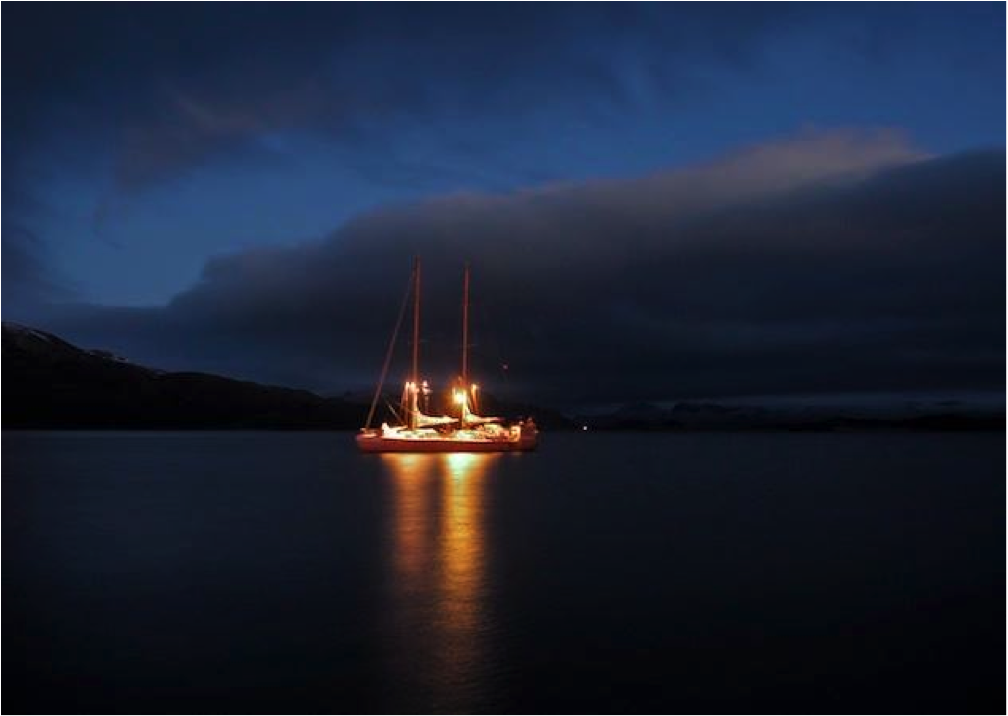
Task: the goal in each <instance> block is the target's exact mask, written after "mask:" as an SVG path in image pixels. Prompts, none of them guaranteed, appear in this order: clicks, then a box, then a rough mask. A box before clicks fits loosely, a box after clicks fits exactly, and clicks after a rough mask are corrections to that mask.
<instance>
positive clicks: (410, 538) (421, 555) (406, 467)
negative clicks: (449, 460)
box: [381, 453, 436, 592]
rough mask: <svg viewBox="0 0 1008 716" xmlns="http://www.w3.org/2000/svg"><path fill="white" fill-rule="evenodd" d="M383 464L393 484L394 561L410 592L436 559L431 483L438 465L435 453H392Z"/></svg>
mask: <svg viewBox="0 0 1008 716" xmlns="http://www.w3.org/2000/svg"><path fill="white" fill-rule="evenodd" d="M381 459H382V467H384V468H385V469H386V470H387V471H388V472H389V474H390V475H391V476H392V484H393V492H394V498H393V504H394V507H393V520H392V524H393V535H392V536H393V561H394V562H395V565H394V569H395V573H396V577H397V579H398V580H400V582H401V584H402V585H403V586H404V587H405V590H406V591H407V592H412V591H415V590H416V589H418V588H419V587H420V581H421V580H422V577H423V576H424V574H425V572H426V571H427V569H428V567H429V566H430V562H431V560H432V558H433V550H432V549H431V544H430V539H431V534H430V524H431V522H430V504H429V502H430V490H429V483H430V481H431V478H432V477H433V475H434V469H435V467H436V462H435V456H434V455H415V454H408V453H404V454H389V453H385V454H383V455H382V456H381Z"/></svg>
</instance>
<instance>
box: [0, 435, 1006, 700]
mask: <svg viewBox="0 0 1008 716" xmlns="http://www.w3.org/2000/svg"><path fill="white" fill-rule="evenodd" d="M1004 455H1005V440H1004V436H1003V435H996V434H994V435H900V434H893V435H854V434H848V435H799V434H747V435H721V434H706V435H636V434H607V435H603V434H592V433H588V434H547V435H546V436H545V440H544V443H543V446H542V448H541V450H540V451H539V452H538V453H535V454H530V455H499V456H477V455H453V456H433V455H432V456H384V457H381V456H362V455H358V454H356V453H355V452H354V451H353V450H352V449H351V444H350V435H347V434H331V433H330V434H325V433H11V432H5V433H4V434H3V468H4V469H3V494H4V497H5V499H4V500H3V624H4V631H3V654H4V657H5V658H4V659H3V677H4V686H5V687H6V689H5V695H6V698H5V699H4V702H3V704H4V709H5V711H8V712H9V711H26V710H28V711H50V710H61V709H63V710H66V709H70V710H73V711H89V710H98V711H116V710H122V711H159V712H163V711H187V710H188V711H193V710H195V711H199V712H214V711H220V710H235V709H237V710H241V711H269V712H273V713H283V712H304V711H324V712H332V711H407V712H408V711H436V712H458V711H561V710H568V711H569V710H577V711H581V712H583V711H589V712H595V711H628V710H629V711H641V710H644V711H647V710H662V711H684V710H685V711H753V710H764V709H772V710H775V711H808V710H812V711H831V710H844V711H856V710H871V711H902V712H907V711H911V712H933V711H936V710H937V711H948V712H967V711H971V710H978V709H982V710H987V711H1003V709H1004V705H1005V700H1004V694H1005V692H1004V673H1005V640H1004V635H1005V611H1004V596H1005V551H1004V547H1005V507H1004V506H1005V478H1004V468H1005V462H1004Z"/></svg>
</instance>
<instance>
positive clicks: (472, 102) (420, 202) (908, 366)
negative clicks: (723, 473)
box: [2, 3, 1006, 407]
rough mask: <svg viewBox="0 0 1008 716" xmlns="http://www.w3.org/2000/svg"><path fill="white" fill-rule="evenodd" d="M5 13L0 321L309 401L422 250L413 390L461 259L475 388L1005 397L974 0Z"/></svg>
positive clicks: (329, 385) (376, 328)
mask: <svg viewBox="0 0 1008 716" xmlns="http://www.w3.org/2000/svg"><path fill="white" fill-rule="evenodd" d="M6 8H7V9H6V11H5V12H4V13H3V15H4V16H5V17H6V20H5V21H4V22H3V25H2V27H3V38H2V39H3V43H2V52H3V69H2V73H3V77H2V79H3V82H2V93H3V97H2V99H3V103H2V107H3V116H2V132H3V143H2V147H3V149H2V151H3V157H2V158H3V169H4V181H3V185H2V188H3V196H2V201H3V206H2V241H3V259H4V261H3V264H2V266H3V283H2V291H3V304H4V311H3V317H4V320H10V321H17V322H22V323H28V324H30V325H34V326H37V327H40V328H45V329H48V330H52V331H54V332H56V333H58V334H59V335H61V336H63V337H65V338H67V339H69V340H72V341H74V342H76V343H78V344H81V345H83V346H86V347H100V348H106V349H111V350H114V351H116V352H119V353H121V354H123V355H126V356H128V357H129V358H131V359H133V360H135V361H137V362H141V363H145V364H148V365H152V366H157V367H162V368H169V369H199V370H208V371H214V372H220V373H223V374H225V375H231V376H235V377H242V378H250V379H254V380H261V381H267V382H275V383H280V384H285V385H292V386H300V387H307V388H311V389H314V390H318V391H320V392H325V393H336V394H339V393H342V392H343V391H344V390H359V389H363V388H365V387H366V386H368V385H369V384H371V383H372V382H373V380H374V378H375V377H376V374H377V372H378V370H379V368H380V363H381V358H382V354H383V350H384V343H385V341H386V340H387V337H388V334H389V332H390V330H391V327H392V325H393V323H394V320H395V316H396V311H397V308H398V304H399V301H400V300H401V296H402V292H403V289H404V286H405V282H406V280H407V277H408V273H409V266H410V261H411V258H412V256H413V255H414V254H419V255H420V256H421V257H422V259H423V261H424V266H425V292H424V298H425V312H424V322H425V333H424V335H425V342H424V344H423V353H424V357H425V360H426V363H427V365H428V367H429V369H428V370H427V374H428V375H429V376H430V377H431V378H432V379H433V380H435V381H438V382H440V383H443V382H444V381H446V380H448V378H449V377H450V375H451V374H452V372H453V371H454V370H456V368H455V366H454V364H453V361H455V360H456V359H455V354H456V351H457V348H458V345H459V341H460V338H459V336H458V322H459V305H458V302H459V298H460V293H461V269H462V264H463V262H465V261H469V262H471V264H472V267H473V321H474V325H473V330H474V336H473V340H474V342H475V343H476V345H475V347H474V370H475V372H476V373H477V374H478V375H482V376H483V381H484V383H486V385H487V386H489V389H491V390H496V391H497V392H499V393H506V394H509V395H512V396H520V397H524V398H528V399H533V400H537V401H539V402H542V403H545V404H552V405H558V406H563V407H571V406H579V405H589V404H596V403H605V402H613V403H619V402H623V401H636V400H654V401H667V400H678V399H696V398H710V399H737V398H739V397H740V396H750V397H752V396H759V397H762V398H768V397H773V396H798V397H802V396H805V397H807V398H808V399H810V400H812V399H817V400H821V399H824V398H823V396H834V397H843V396H892V395H898V396H912V395H913V396H917V395H934V396H941V395H946V396H947V395H957V396H984V395H986V396H990V395H996V394H999V393H1000V394H1002V398H1001V399H1002V400H1003V392H1004V365H1005V332H1004V326H1005V308H1004V307H1005V303H1004V296H1005V273H1004V271H1003V268H1004V265H1005V264H1004V262H1005V232H1004V226H1005V225H1004V217H1005V189H1006V187H1005V99H1006V96H1005V44H1004V42H1005V41H1004V38H1005V7H1004V5H1003V4H1000V3H997V4H994V3H983V4H977V3H970V4H943V3H928V4H911V3H899V4H870V5H868V4H849V5H821V4H816V5H812V4H784V5H760V4H752V3H746V4H744V5H742V4H739V5H734V4H731V5H729V4H720V3H711V4H702V5H700V4H698V5H691V4H642V5H631V4H620V5H605V4H592V5H578V4H570V3H561V4H555V5H549V6H545V5H533V4H521V5H517V4H516V5H508V4H493V5H489V4H487V5H483V4H480V5H476V4H469V5H458V4H453V5H451V6H449V5H438V4H416V5H400V4H377V5H367V6H363V5H361V6H355V5H346V4H318V3H311V4H297V5H274V4H258V3H257V4H247V5H244V4H234V3H228V4H221V5H216V6H212V7H211V6H202V5H198V4H188V3H187V4H179V5H176V4H172V5H160V4H158V5H151V4H118V3H117V4H96V5H60V6H59V7H54V6H48V5H32V4H12V3H9V4H8V5H7V6H6ZM401 348H402V349H403V350H402V358H403V359H405V346H401ZM504 364H507V365H508V370H507V371H504V370H502V365H504ZM399 365H400V366H405V361H404V360H403V361H401V362H400V364H399ZM400 372H401V371H400Z"/></svg>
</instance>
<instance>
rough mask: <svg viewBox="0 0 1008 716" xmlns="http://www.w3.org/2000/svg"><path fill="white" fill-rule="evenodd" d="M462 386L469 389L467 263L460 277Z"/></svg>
mask: <svg viewBox="0 0 1008 716" xmlns="http://www.w3.org/2000/svg"><path fill="white" fill-rule="evenodd" d="M462 387H463V388H464V389H465V390H469V264H468V263H466V265H465V273H464V274H463V279H462Z"/></svg>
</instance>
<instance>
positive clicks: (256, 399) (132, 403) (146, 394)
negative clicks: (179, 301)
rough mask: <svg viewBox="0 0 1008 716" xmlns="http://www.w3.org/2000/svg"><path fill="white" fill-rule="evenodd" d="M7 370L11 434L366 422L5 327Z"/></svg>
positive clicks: (556, 418)
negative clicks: (18, 430)
mask: <svg viewBox="0 0 1008 716" xmlns="http://www.w3.org/2000/svg"><path fill="white" fill-rule="evenodd" d="M3 371H4V376H5V377H6V378H7V381H6V382H5V384H4V388H5V390H4V393H3V427H4V428H39V429H42V428H57V429H64V428H65V429H76V428H81V429H83V428H92V429H290V430H294V429H330V430H354V429H357V428H359V427H360V426H361V423H362V422H363V421H364V417H365V415H366V414H367V405H366V404H364V403H362V402H359V401H350V400H344V399H340V398H326V397H322V396H319V395H316V394H315V393H311V392H309V391H307V390H296V389H292V388H282V387H277V386H271V385H261V384H259V383H253V382H249V381H242V380H233V379H230V378H224V377H221V376H218V375H211V374H209V373H197V372H168V371H162V370H156V369H153V368H148V367H145V366H140V365H136V364H134V363H131V362H129V361H128V360H126V359H125V358H122V357H120V356H117V355H115V354H114V353H110V352H108V351H103V350H85V349H82V348H78V347H77V346H74V345H72V344H71V343H68V342H67V341H65V340H63V339H61V338H59V337H58V336H55V335H53V334H51V333H46V332H45V331H39V330H36V329H33V328H29V327H26V326H20V325H17V324H13V323H6V322H5V323H4V324H3ZM488 402H489V403H490V406H489V407H492V408H493V409H495V410H498V411H500V412H501V414H503V415H506V416H515V415H532V416H535V418H536V419H537V421H538V422H539V423H540V425H542V426H544V427H565V426H566V425H567V420H566V418H564V417H563V416H562V415H560V414H559V413H556V412H554V411H549V410H543V409H540V408H534V407H532V406H528V405H512V404H507V403H500V402H497V401H493V400H492V399H490V400H489V401H488ZM380 419H381V417H379V420H380Z"/></svg>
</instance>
